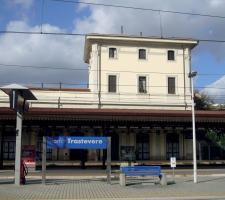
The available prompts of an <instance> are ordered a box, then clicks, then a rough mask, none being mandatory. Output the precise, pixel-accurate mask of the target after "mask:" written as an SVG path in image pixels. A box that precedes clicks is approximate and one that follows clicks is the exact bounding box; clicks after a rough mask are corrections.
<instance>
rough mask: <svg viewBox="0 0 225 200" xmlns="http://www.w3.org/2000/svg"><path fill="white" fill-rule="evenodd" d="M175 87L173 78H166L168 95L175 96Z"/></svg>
mask: <svg viewBox="0 0 225 200" xmlns="http://www.w3.org/2000/svg"><path fill="white" fill-rule="evenodd" d="M175 93H176V86H175V77H168V94H175Z"/></svg>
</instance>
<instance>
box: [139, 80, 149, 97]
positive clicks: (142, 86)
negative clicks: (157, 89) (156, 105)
mask: <svg viewBox="0 0 225 200" xmlns="http://www.w3.org/2000/svg"><path fill="white" fill-rule="evenodd" d="M146 92H147V90H146V77H145V76H139V93H146Z"/></svg>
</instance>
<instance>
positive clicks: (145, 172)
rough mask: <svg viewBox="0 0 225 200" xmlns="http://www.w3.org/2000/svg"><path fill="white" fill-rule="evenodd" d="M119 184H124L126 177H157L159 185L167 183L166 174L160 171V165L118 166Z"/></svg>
mask: <svg viewBox="0 0 225 200" xmlns="http://www.w3.org/2000/svg"><path fill="white" fill-rule="evenodd" d="M120 171H121V174H120V185H122V186H126V177H138V176H141V177H144V176H153V177H159V180H160V184H161V185H167V181H166V175H165V174H163V173H161V167H160V166H132V167H121V168H120Z"/></svg>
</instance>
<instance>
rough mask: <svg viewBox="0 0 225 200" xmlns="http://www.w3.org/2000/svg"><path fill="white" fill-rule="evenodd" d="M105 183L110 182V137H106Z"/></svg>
mask: <svg viewBox="0 0 225 200" xmlns="http://www.w3.org/2000/svg"><path fill="white" fill-rule="evenodd" d="M106 172H107V183H108V184H111V137H107V168H106Z"/></svg>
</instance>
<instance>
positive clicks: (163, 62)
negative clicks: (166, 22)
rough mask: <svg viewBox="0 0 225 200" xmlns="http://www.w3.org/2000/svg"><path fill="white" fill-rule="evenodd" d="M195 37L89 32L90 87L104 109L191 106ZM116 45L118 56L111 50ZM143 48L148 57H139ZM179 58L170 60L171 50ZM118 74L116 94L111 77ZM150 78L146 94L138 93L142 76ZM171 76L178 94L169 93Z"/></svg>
mask: <svg viewBox="0 0 225 200" xmlns="http://www.w3.org/2000/svg"><path fill="white" fill-rule="evenodd" d="M197 43H198V42H197V41H193V40H175V39H171V40H167V39H153V38H143V37H127V36H110V35H87V37H86V44H85V56H84V59H85V62H86V63H88V64H89V88H90V90H91V91H92V92H93V93H96V94H99V104H100V107H101V108H141V109H175V110H185V109H190V104H191V96H190V95H191V94H190V79H189V78H188V73H189V72H190V71H191V49H192V48H193V47H194V46H196V45H197ZM110 48H115V49H116V55H115V58H109V49H110ZM139 49H144V50H145V51H146V59H139ZM170 50H172V51H174V53H175V60H168V57H167V53H168V51H170ZM109 75H115V76H116V79H117V80H116V82H117V86H116V87H117V88H116V92H115V93H109V92H108V77H109ZM139 76H144V77H146V80H147V83H146V89H147V92H146V93H145V94H143V93H142V94H140V93H139V92H138V77H139ZM168 77H174V78H175V94H172V95H171V94H168Z"/></svg>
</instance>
